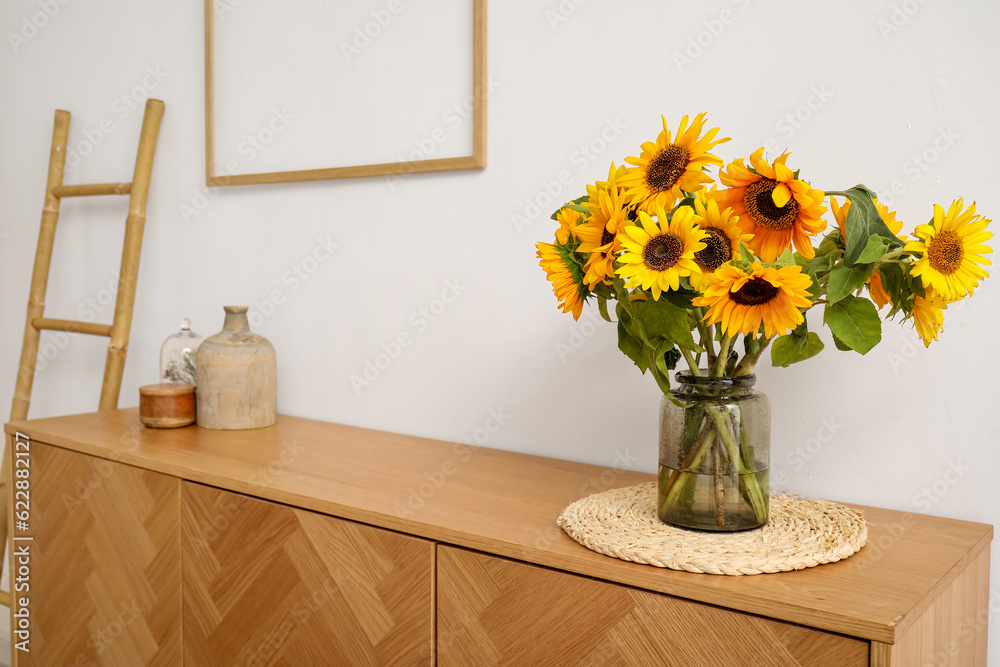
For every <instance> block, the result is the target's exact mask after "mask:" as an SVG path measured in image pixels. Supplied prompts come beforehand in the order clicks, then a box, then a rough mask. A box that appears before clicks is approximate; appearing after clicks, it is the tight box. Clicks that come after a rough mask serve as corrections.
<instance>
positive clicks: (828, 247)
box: [816, 228, 841, 256]
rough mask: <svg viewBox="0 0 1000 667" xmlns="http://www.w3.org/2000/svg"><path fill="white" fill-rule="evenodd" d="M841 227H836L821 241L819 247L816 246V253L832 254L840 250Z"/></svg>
mask: <svg viewBox="0 0 1000 667" xmlns="http://www.w3.org/2000/svg"><path fill="white" fill-rule="evenodd" d="M840 248H841V246H840V229H839V228H838V229H835V230H833V231H832V232H830V233H829V234H827V235H826V236H824V237H823V240H822V241H820V243H819V247H818V248H816V255H817V256H819V255H830V254H833V253H835V252H837V251H838V250H840Z"/></svg>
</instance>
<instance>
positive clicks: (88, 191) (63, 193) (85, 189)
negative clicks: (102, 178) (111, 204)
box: [52, 183, 132, 197]
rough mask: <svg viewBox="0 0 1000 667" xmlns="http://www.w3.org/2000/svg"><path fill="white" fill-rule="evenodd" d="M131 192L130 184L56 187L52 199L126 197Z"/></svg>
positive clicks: (53, 189)
mask: <svg viewBox="0 0 1000 667" xmlns="http://www.w3.org/2000/svg"><path fill="white" fill-rule="evenodd" d="M130 192H132V184H131V183H93V184H91V185H57V186H55V187H54V188H52V196H53V197H92V196H94V195H127V194H129V193H130Z"/></svg>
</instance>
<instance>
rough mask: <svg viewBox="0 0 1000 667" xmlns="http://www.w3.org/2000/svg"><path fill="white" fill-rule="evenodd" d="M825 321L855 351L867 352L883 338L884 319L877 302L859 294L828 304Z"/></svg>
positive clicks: (834, 333)
mask: <svg viewBox="0 0 1000 667" xmlns="http://www.w3.org/2000/svg"><path fill="white" fill-rule="evenodd" d="M823 321H824V322H826V325H827V326H828V327H830V331H832V332H833V335H834V336H836V337H837V338H839V339H840V340H841V341H843V342H844V344H846V345H847V346H848V347H850V348H851V349H852V350H854V351H855V352H859V353H861V354H867V353H868V351H869V350H871V349H872V348H873V347H875V346H876V345H878V343H879V341H881V340H882V320H881V319H879V316H878V310H877V309H876V308H875V304H874V303H872V302H871V301H869V300H868V299H863V298H861V297H857V296H848V297H844V298H843V299H842V300H840V301H838V302H837V303H832V304H829V305H827V307H826V310H825V311H824V312H823Z"/></svg>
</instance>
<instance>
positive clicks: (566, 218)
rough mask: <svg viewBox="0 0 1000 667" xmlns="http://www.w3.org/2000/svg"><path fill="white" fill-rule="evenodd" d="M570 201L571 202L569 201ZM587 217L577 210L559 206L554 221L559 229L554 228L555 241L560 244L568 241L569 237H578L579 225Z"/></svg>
mask: <svg viewBox="0 0 1000 667" xmlns="http://www.w3.org/2000/svg"><path fill="white" fill-rule="evenodd" d="M570 203H572V202H570ZM586 219H587V216H585V215H584V214H583V213H580V212H579V211H574V210H573V209H571V208H561V209H559V210H558V211H557V212H556V222H558V223H559V229H557V230H556V243H558V244H560V245H565V244H567V243H569V242H570V239H577V238H579V236H578V234H579V231H580V230H579V229H577V228H578V227H579V226H580V225H582V224H583V223H584V221H585V220H586Z"/></svg>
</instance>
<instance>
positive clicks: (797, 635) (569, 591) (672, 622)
mask: <svg viewBox="0 0 1000 667" xmlns="http://www.w3.org/2000/svg"><path fill="white" fill-rule="evenodd" d="M868 649H869V646H868V642H865V641H861V640H858V639H851V638H848V637H844V636H842V635H835V634H831V633H828V632H821V631H818V630H813V629H810V628H805V627H802V626H799V625H792V624H789V623H781V622H778V621H773V620H770V619H766V618H760V617H758V616H751V615H749V614H741V613H737V612H732V611H728V610H725V609H720V608H718V607H712V606H709V605H703V604H698V603H694V602H689V601H687V600H679V599H677V598H672V597H669V596H666V595H660V594H657V593H650V592H648V591H642V590H637V589H634V588H630V587H628V586H620V585H615V584H609V583H606V582H603V581H598V580H595V579H589V578H586V577H580V576H576V575H572V574H566V573H564V572H558V571H555V570H549V569H546V568H540V567H535V566H532V565H525V564H523V563H518V562H516V561H510V560H506V559H503V558H496V557H494V556H487V555H485V554H479V553H476V552H473V551H465V550H463V549H454V548H450V547H445V546H442V547H439V549H438V665H440V667H472V666H473V665H476V666H482V667H493V666H498V667H499V666H500V665H510V666H511V667H514V666H517V665H593V666H594V667H613V666H619V665H620V666H623V667H624V666H625V665H662V666H663V667H691V666H692V665H720V666H722V665H759V666H760V667H765V666H769V667H795V666H797V665H812V666H814V667H866V666H867V665H868Z"/></svg>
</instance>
